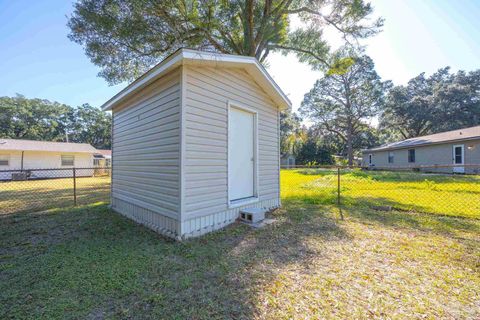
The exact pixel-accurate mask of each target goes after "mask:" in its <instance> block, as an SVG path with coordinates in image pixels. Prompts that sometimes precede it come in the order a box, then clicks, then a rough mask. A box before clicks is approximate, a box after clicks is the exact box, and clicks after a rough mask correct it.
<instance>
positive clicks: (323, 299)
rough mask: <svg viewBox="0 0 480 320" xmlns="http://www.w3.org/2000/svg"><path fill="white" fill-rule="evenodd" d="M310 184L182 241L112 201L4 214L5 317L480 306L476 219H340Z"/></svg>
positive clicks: (454, 313)
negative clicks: (266, 218)
mask: <svg viewBox="0 0 480 320" xmlns="http://www.w3.org/2000/svg"><path fill="white" fill-rule="evenodd" d="M283 178H284V177H283ZM307 178H310V176H309V177H307ZM311 178H312V181H314V180H315V179H318V177H313V176H312V177H311ZM282 181H283V182H282V183H285V179H283V180H282ZM301 181H302V182H301V183H303V181H304V180H301ZM295 188H297V191H296V192H297V194H296V195H295V193H294V192H295ZM304 189H305V188H304V187H303V186H302V185H301V184H297V186H294V185H292V186H290V188H289V189H288V188H287V189H286V190H285V189H284V190H283V191H284V192H286V191H288V192H290V194H289V195H288V196H286V195H285V194H284V198H283V199H282V200H283V208H282V209H280V210H277V211H275V212H273V213H272V216H273V217H274V218H276V219H277V222H276V223H275V224H273V225H270V226H268V227H266V228H265V229H260V230H254V229H250V228H248V227H246V226H244V225H241V224H234V225H232V226H230V227H228V228H226V229H224V230H221V231H219V232H215V233H213V234H209V235H207V236H204V237H201V238H198V239H193V240H190V241H186V242H182V243H176V242H172V241H170V240H167V239H164V238H162V237H160V236H159V235H157V234H155V233H153V232H151V231H149V230H147V229H146V228H143V227H141V226H138V225H136V224H134V223H133V222H131V221H129V220H127V219H125V218H123V217H121V216H119V215H117V214H115V213H112V212H111V211H110V210H108V208H107V207H106V206H105V205H94V206H88V207H82V208H77V209H69V210H53V211H46V212H41V213H21V214H9V215H3V216H0V219H1V220H0V318H2V319H8V318H31V319H55V318H58V319H60V318H62V319H63V318H86V319H103V318H116V319H145V318H152V319H339V318H340V319H361V318H373V319H478V318H479V317H480V220H478V219H472V218H458V217H451V216H445V215H437V214H427V213H418V212H405V211H395V210H394V211H390V212H379V211H373V210H371V209H368V208H367V207H366V206H345V207H344V214H345V217H346V219H345V220H343V221H342V220H339V218H338V217H339V215H338V212H337V209H336V208H335V207H334V206H331V205H329V203H328V202H325V203H322V200H321V199H320V200H315V197H313V196H312V195H308V196H305V194H304V193H303V191H304Z"/></svg>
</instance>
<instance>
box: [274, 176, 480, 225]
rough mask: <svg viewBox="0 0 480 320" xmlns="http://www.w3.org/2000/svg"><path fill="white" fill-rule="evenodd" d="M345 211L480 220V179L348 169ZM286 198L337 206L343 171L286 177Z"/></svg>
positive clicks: (343, 184)
mask: <svg viewBox="0 0 480 320" xmlns="http://www.w3.org/2000/svg"><path fill="white" fill-rule="evenodd" d="M340 186H341V188H340V190H341V201H342V204H343V205H345V206H355V207H359V206H362V207H366V208H369V207H372V206H389V207H393V208H395V209H398V210H406V211H417V212H426V213H433V214H441V215H449V216H458V217H470V218H480V176H463V175H455V176H454V175H443V174H422V173H414V172H381V171H368V172H367V171H361V170H359V169H355V170H342V173H341V181H340ZM282 197H284V198H286V199H289V200H293V201H295V200H296V201H300V202H305V203H311V204H335V203H336V201H337V171H336V170H328V169H299V170H284V171H283V172H282Z"/></svg>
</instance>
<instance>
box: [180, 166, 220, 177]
mask: <svg viewBox="0 0 480 320" xmlns="http://www.w3.org/2000/svg"><path fill="white" fill-rule="evenodd" d="M224 168H225V166H187V167H185V168H184V170H185V172H186V173H187V174H190V173H217V172H222V171H223V170H224ZM225 172H226V171H225ZM205 178H206V179H207V178H208V177H205Z"/></svg>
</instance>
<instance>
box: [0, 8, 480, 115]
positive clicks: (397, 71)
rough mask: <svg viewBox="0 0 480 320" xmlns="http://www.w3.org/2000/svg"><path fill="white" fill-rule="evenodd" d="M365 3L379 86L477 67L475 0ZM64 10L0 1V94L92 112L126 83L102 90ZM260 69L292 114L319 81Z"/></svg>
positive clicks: (285, 67) (295, 72) (294, 67)
mask: <svg viewBox="0 0 480 320" xmlns="http://www.w3.org/2000/svg"><path fill="white" fill-rule="evenodd" d="M371 2H372V5H373V7H374V11H375V16H381V17H383V18H385V25H384V28H383V32H381V33H380V34H378V35H376V36H375V37H373V38H370V39H368V40H367V41H365V42H364V43H363V44H364V45H366V46H367V49H366V52H367V54H368V55H370V57H372V59H373V61H374V62H375V66H376V70H377V72H378V73H379V75H380V76H381V77H382V78H383V80H392V81H393V82H394V84H396V85H399V84H405V83H406V82H407V81H408V80H409V79H411V78H413V77H415V76H417V75H418V74H420V73H421V72H426V74H427V75H428V74H431V73H433V72H435V71H436V70H438V69H439V68H442V67H445V66H451V67H452V70H454V71H456V70H467V71H469V70H474V69H480V19H479V18H478V17H480V0H402V1H399V0H397V1H392V0H373V1H371ZM72 10H73V9H72V3H71V2H70V1H66V0H43V1H31V0H16V1H11V0H0V21H1V23H0V96H14V95H15V94H17V93H18V94H23V95H25V96H26V97H28V98H43V99H48V100H52V101H58V102H61V103H65V104H68V105H71V106H78V105H81V104H83V103H90V104H91V105H93V106H96V107H99V106H100V105H102V104H103V103H104V102H105V101H107V100H108V99H109V98H111V97H112V96H113V95H115V94H116V93H117V92H118V91H120V90H121V89H122V88H123V87H124V86H125V85H126V83H124V84H120V85H116V86H109V85H108V84H107V82H106V81H105V80H103V79H102V78H100V77H98V76H97V74H98V72H99V71H100V69H99V68H98V67H96V66H95V65H94V64H93V63H91V62H90V60H89V59H88V57H87V56H86V55H85V53H84V51H83V48H82V47H81V46H80V45H78V44H76V43H74V42H71V41H70V40H69V39H68V38H67V35H68V32H69V30H68V28H67V26H66V23H67V20H68V16H69V15H70V14H71V12H72ZM333 42H335V41H334V40H333ZM268 71H269V73H270V74H271V75H272V77H273V78H274V79H275V81H276V82H277V83H278V84H279V86H280V87H281V88H282V89H283V91H284V92H285V93H286V94H287V95H288V96H289V98H290V100H291V101H292V103H293V109H294V110H296V109H297V108H298V107H299V106H300V103H301V101H302V99H303V96H304V94H305V93H306V92H308V91H309V90H310V89H311V87H312V86H313V84H314V83H315V81H316V80H317V79H319V78H320V77H321V76H322V75H321V73H319V72H314V71H311V70H310V68H309V67H308V66H307V65H304V64H301V63H299V62H298V61H297V60H296V58H295V56H293V55H289V56H282V55H280V54H272V55H271V56H270V57H269V59H268Z"/></svg>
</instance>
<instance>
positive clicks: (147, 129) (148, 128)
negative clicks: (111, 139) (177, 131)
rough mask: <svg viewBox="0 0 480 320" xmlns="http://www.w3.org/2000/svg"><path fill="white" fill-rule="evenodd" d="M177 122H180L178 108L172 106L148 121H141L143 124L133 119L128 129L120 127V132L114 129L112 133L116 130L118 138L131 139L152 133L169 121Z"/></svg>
mask: <svg viewBox="0 0 480 320" xmlns="http://www.w3.org/2000/svg"><path fill="white" fill-rule="evenodd" d="M175 115H176V117H175ZM169 120H170V121H169ZM179 120H180V115H179V110H178V106H174V105H172V106H170V107H169V108H168V109H165V110H162V111H161V112H159V113H157V114H155V115H154V116H152V117H151V118H149V119H143V122H140V120H139V119H133V120H132V122H130V123H129V125H130V127H129V128H127V127H122V128H121V129H122V130H117V129H116V128H115V127H114V128H113V130H114V131H115V130H117V133H118V137H119V138H132V137H136V136H138V133H142V134H143V135H147V134H150V133H154V132H156V131H155V130H153V129H154V128H155V127H156V126H158V125H161V124H165V123H168V122H171V121H179ZM124 129H125V130H124ZM135 134H137V135H135Z"/></svg>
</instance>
